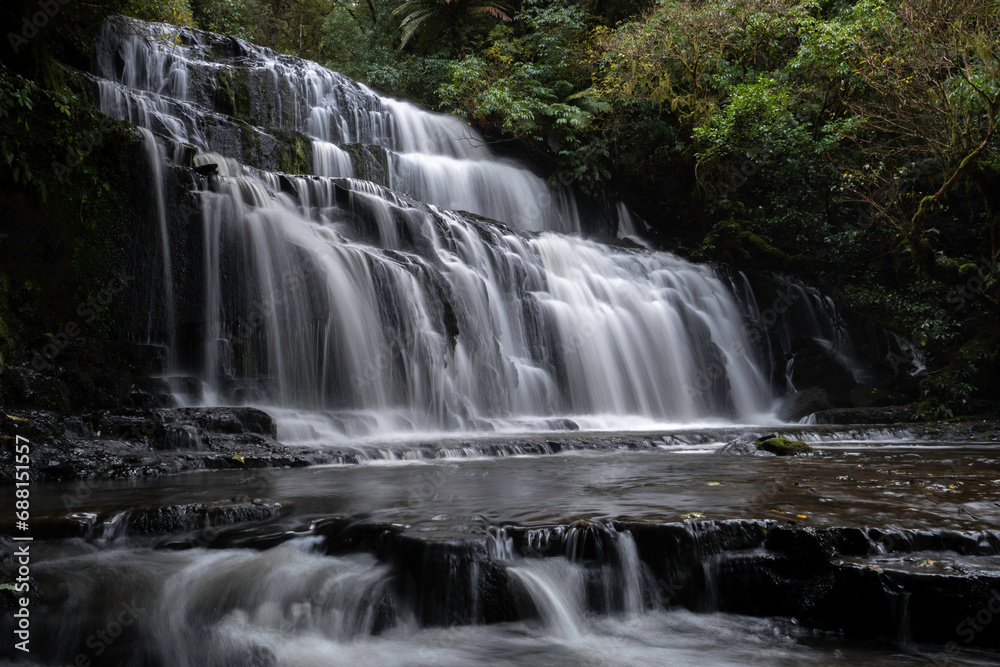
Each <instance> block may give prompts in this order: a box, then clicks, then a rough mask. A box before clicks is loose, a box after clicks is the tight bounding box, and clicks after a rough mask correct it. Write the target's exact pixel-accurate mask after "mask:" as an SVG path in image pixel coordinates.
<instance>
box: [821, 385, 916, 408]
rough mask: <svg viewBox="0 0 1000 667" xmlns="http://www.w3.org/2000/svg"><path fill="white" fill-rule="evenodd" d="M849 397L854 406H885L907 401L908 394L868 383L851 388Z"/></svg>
mask: <svg viewBox="0 0 1000 667" xmlns="http://www.w3.org/2000/svg"><path fill="white" fill-rule="evenodd" d="M847 398H848V401H849V402H850V404H851V407H852V408H884V407H888V406H891V405H900V404H902V403H906V402H907V396H906V394H903V393H901V392H898V391H892V390H889V389H882V388H880V387H873V386H871V385H866V384H859V385H858V386H856V387H854V388H853V389H851V391H850V393H849V394H848V396H847ZM831 407H832V406H831ZM824 409H825V408H824Z"/></svg>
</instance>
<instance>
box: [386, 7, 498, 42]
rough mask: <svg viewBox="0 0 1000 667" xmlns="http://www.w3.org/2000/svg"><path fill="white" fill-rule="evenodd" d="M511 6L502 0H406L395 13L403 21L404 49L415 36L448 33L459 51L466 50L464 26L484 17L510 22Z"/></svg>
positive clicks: (425, 36)
mask: <svg viewBox="0 0 1000 667" xmlns="http://www.w3.org/2000/svg"><path fill="white" fill-rule="evenodd" d="M509 12H510V8H509V7H508V6H507V5H506V4H505V3H504V2H501V1H500V0H406V2H404V3H403V4H401V5H400V6H399V7H397V8H396V10H395V11H394V12H393V13H392V15H393V16H395V17H400V16H401V17H403V19H402V21H400V23H399V29H400V46H399V48H400V49H402V48H403V47H405V46H406V45H407V44H408V43H409V42H410V40H411V39H413V38H414V37H415V36H417V35H420V37H421V38H422V39H429V38H434V37H440V36H444V37H445V38H446V39H447V40H448V41H449V42H450V43H451V44H452V45H453V46H454V47H455V48H456V49H457V50H458V51H459V52H462V51H463V50H464V46H465V42H466V39H465V35H464V29H467V28H468V27H469V26H470V25H471V24H473V23H477V22H480V21H482V20H484V19H487V20H488V19H495V20H498V21H502V22H504V23H510V20H511V19H510V14H509Z"/></svg>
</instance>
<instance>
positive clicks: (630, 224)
mask: <svg viewBox="0 0 1000 667" xmlns="http://www.w3.org/2000/svg"><path fill="white" fill-rule="evenodd" d="M615 213H616V214H617V216H618V238H620V239H628V240H629V241H632V242H633V243H636V244H638V245H640V246H642V247H644V248H649V247H650V246H649V244H648V243H647V242H646V241H645V240H644V239H643V238H642V235H641V234H640V226H641V228H642V230H641V231H643V232H644V231H646V230H647V229H649V225H647V224H646V223H645V222H644V221H643V220H642V219H641V218H638V217H636V216H635V215H633V214H632V211H630V210H629V208H628V206H626V205H625V204H624V203H623V202H618V205H617V206H616V207H615Z"/></svg>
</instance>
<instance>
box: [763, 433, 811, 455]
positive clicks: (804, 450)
mask: <svg viewBox="0 0 1000 667" xmlns="http://www.w3.org/2000/svg"><path fill="white" fill-rule="evenodd" d="M754 444H755V445H756V446H757V449H762V450H764V451H765V452H771V453H772V454H777V455H778V456H797V455H799V454H809V453H810V452H812V450H813V449H812V447H810V446H809V445H807V444H806V443H805V442H803V441H801V440H789V439H788V438H785V437H783V436H764V437H763V438H758V439H757V440H755V441H754Z"/></svg>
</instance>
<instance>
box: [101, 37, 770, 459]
mask: <svg viewBox="0 0 1000 667" xmlns="http://www.w3.org/2000/svg"><path fill="white" fill-rule="evenodd" d="M140 28H141V26H140ZM141 30H146V31H147V33H148V35H150V36H143V35H142V34H138V33H137V34H129V35H123V34H121V33H117V32H115V31H114V30H111V29H109V30H108V31H106V32H105V34H104V35H103V37H102V40H101V42H100V44H99V51H100V54H99V57H98V61H99V63H102V65H101V67H100V68H99V73H100V74H101V75H102V76H103V77H104V79H103V80H102V81H101V82H100V89H101V95H102V108H103V109H104V110H105V111H106V112H108V113H111V114H114V115H117V116H118V117H121V118H125V119H128V120H130V121H131V122H133V123H136V124H138V125H140V126H141V127H144V128H147V129H148V130H150V131H152V132H156V133H158V134H159V135H161V136H162V137H164V138H165V139H170V140H172V141H174V142H177V143H176V144H175V151H174V159H178V156H179V155H181V149H180V148H177V147H178V146H180V145H181V144H182V143H187V144H191V145H194V146H196V147H198V149H199V150H200V151H201V154H199V155H198V156H196V158H195V164H199V165H204V164H217V165H218V171H217V175H215V176H212V177H210V178H207V179H203V180H202V181H201V182H202V185H201V191H200V200H201V208H202V216H201V224H202V239H201V245H202V248H203V253H202V257H200V258H198V261H199V262H201V263H202V266H203V275H204V276H205V280H204V286H203V290H204V291H203V303H202V304H201V305H202V307H201V308H200V309H196V310H197V311H198V312H200V313H201V315H200V317H201V318H202V323H201V324H200V325H198V326H200V327H201V328H200V330H201V331H202V334H201V336H202V338H201V341H200V342H199V344H198V345H197V346H196V347H197V349H198V350H199V352H197V353H196V354H195V355H194V356H193V357H192V356H191V355H190V354H189V355H188V358H187V359H185V360H184V361H183V362H182V363H181V364H180V365H182V366H184V365H186V366H187V372H191V371H192V370H193V371H194V372H195V373H196V374H197V375H199V376H200V377H201V378H202V379H203V380H204V381H205V382H206V383H207V384H208V387H209V393H208V395H209V396H213V397H217V399H218V400H222V401H236V402H251V403H256V404H261V405H265V406H271V409H272V410H277V412H278V414H279V415H280V416H281V417H282V418H281V419H280V420H279V428H280V430H281V435H282V437H283V438H284V439H290V440H299V441H315V442H329V441H337V440H343V439H344V438H357V437H363V436H371V435H381V436H385V437H388V436H392V435H398V434H406V433H414V432H423V433H426V432H455V431H483V430H486V431H493V430H503V431H511V430H514V431H524V430H533V431H537V430H553V429H561V428H565V427H566V426H567V423H566V422H561V421H559V420H561V419H572V420H574V422H575V423H576V425H578V426H580V427H582V428H586V429H596V430H600V429H607V428H623V429H635V428H651V427H654V426H655V425H658V424H659V425H662V424H667V423H669V424H679V423H718V422H719V421H723V420H737V421H743V422H749V421H759V420H760V419H762V418H764V416H765V413H766V411H767V409H768V406H769V404H770V396H769V390H768V386H767V382H766V381H765V379H764V373H763V372H762V369H761V367H760V364H759V362H758V361H757V360H756V359H755V358H754V357H753V355H752V354H749V353H748V350H750V349H751V348H750V346H749V345H747V344H746V341H745V336H744V332H743V328H742V315H741V314H740V311H739V310H738V308H737V307H736V304H735V302H734V300H733V298H732V297H731V296H730V293H729V290H728V289H727V287H726V286H725V284H724V283H723V282H722V281H721V280H720V279H719V278H718V277H717V276H716V275H715V273H714V271H713V270H712V269H711V268H709V267H706V266H700V265H694V264H691V263H689V262H686V261H684V260H682V259H680V258H678V257H676V256H673V255H670V254H667V253H653V252H635V251H628V250H621V249H615V248H610V247H606V246H603V245H600V244H598V243H595V242H592V241H586V240H583V239H580V238H579V237H575V236H566V235H563V234H560V233H555V232H567V231H574V230H577V229H579V220H578V217H577V216H576V213H575V208H574V204H573V202H572V198H571V197H569V196H567V195H565V194H564V193H560V192H559V191H555V190H551V189H549V188H548V187H547V186H545V184H544V183H543V182H542V181H541V180H540V179H538V178H537V177H536V176H534V175H533V174H531V173H530V172H528V171H527V170H525V169H523V168H521V167H518V166H517V165H515V164H513V163H509V162H505V161H503V160H499V159H497V158H496V157H495V156H493V155H492V154H491V152H490V151H489V150H488V148H486V147H484V146H483V142H482V139H481V138H480V137H479V136H478V135H477V134H476V133H475V132H474V131H472V130H471V129H470V128H469V127H468V126H466V125H465V124H463V123H461V122H460V121H458V120H457V119H456V118H453V117H450V116H443V115H439V114H430V113H427V112H424V111H421V110H419V109H417V108H416V107H413V106H411V105H408V104H404V103H401V102H397V101H394V100H389V99H386V98H380V97H378V96H376V95H375V94H374V93H372V92H371V91H370V90H368V89H366V88H364V87H362V86H359V85H357V84H354V83H353V82H351V81H349V80H347V79H345V78H344V77H342V76H340V75H339V74H336V73H333V72H329V71H327V70H324V69H322V68H320V67H318V66H316V65H315V64H313V63H308V62H304V61H299V60H296V59H292V58H288V57H284V56H275V55H274V54H272V53H270V52H269V51H267V50H264V49H260V48H259V47H254V46H252V45H248V44H245V43H242V42H239V45H240V48H241V49H242V51H243V54H244V55H243V57H242V58H241V59H240V60H239V62H240V65H241V68H243V69H241V70H239V71H237V73H236V74H233V75H232V76H233V77H236V78H239V77H245V78H247V79H248V80H250V81H251V82H253V83H254V85H255V86H256V87H257V88H254V90H258V89H259V91H262V92H261V94H268V95H269V97H268V98H267V100H266V101H267V102H268V111H267V113H268V114H270V116H269V118H270V119H271V120H272V121H273V123H274V125H276V126H278V125H281V126H283V127H286V128H290V129H295V130H298V131H302V132H305V133H307V134H308V135H309V136H311V137H312V138H313V140H314V141H313V146H312V156H313V161H312V162H313V166H312V168H313V172H314V173H315V174H316V175H317V176H313V177H308V176H280V177H279V176H278V175H277V174H275V173H271V172H267V171H261V170H257V169H250V168H247V167H244V166H243V165H241V164H239V162H238V161H237V160H235V159H233V155H232V154H229V153H228V152H227V151H228V150H230V149H231V146H232V145H233V144H234V143H235V144H238V143H239V142H238V141H235V140H234V141H229V143H226V142H221V141H220V140H218V137H219V136H220V135H221V134H224V130H225V128H224V127H223V124H224V123H225V122H228V121H226V118H225V117H224V116H220V115H218V114H214V113H213V112H211V111H210V110H209V109H207V108H206V105H210V104H212V100H213V99H214V98H213V95H215V94H217V93H216V92H213V91H217V89H218V88H219V86H220V85H222V84H220V83H219V81H222V79H221V78H220V77H221V76H222V75H221V74H220V72H221V71H223V69H224V68H226V67H228V65H226V64H220V63H219V62H216V61H215V60H213V58H214V56H211V55H210V54H211V53H212V48H213V47H212V45H211V44H210V41H211V39H214V38H213V37H212V36H210V35H207V34H202V33H196V32H192V31H183V32H182V39H181V43H182V45H175V43H174V42H175V40H174V39H172V38H170V37H169V31H170V30H172V29H169V28H167V27H164V26H151V27H146V28H141V29H140V32H141ZM158 34H165V35H168V37H167V38H162V37H160V38H157V37H156V35H158ZM115 54H117V56H118V60H119V61H121V62H125V63H126V65H125V67H124V69H121V68H118V67H116V66H115V65H114V62H115V60H116V59H115V57H114V56H115ZM240 72H242V73H240ZM254 104H257V103H256V102H253V103H252V104H251V107H252V108H256V107H254ZM257 106H261V105H259V104H258V105H257ZM248 113H253V111H252V110H251V111H250V112H248ZM262 113H263V112H262ZM150 136H151V135H150ZM259 136H260V137H263V139H262V141H266V139H267V133H266V132H261V133H260V135H259ZM356 142H360V143H364V144H369V145H376V146H381V147H383V148H385V149H387V150H388V151H389V152H388V154H387V161H388V165H389V172H390V173H391V182H392V184H393V185H394V187H395V188H396V189H397V190H400V191H403V192H407V193H409V194H412V195H416V196H417V197H419V198H422V199H424V200H425V201H428V202H430V203H440V204H442V205H444V206H446V207H450V208H452V209H467V210H470V211H473V212H478V213H483V214H485V215H488V216H492V217H495V218H498V219H501V220H503V221H505V222H507V223H508V224H510V225H512V226H514V227H517V228H521V229H531V230H550V231H548V232H546V233H542V234H541V235H537V236H528V235H525V234H523V233H521V232H517V231H513V230H511V229H507V228H504V227H501V226H496V225H493V224H490V223H482V222H478V221H476V220H473V219H470V218H468V217H464V216H462V215H458V214H455V213H452V212H451V211H449V210H447V208H438V207H435V206H429V207H428V206H424V205H421V204H419V203H417V202H413V201H412V200H409V199H407V198H402V197H400V196H398V195H397V194H395V193H394V192H393V191H391V190H386V189H384V188H382V187H379V186H377V185H374V184H373V183H370V182H367V181H362V180H357V179H353V178H343V177H349V176H351V175H352V174H354V173H355V170H354V168H353V167H352V165H351V161H350V156H349V154H348V153H347V152H346V151H345V150H344V149H343V148H341V145H343V144H346V143H356ZM236 154H237V155H238V154H239V153H238V152H237V153H236ZM335 177H336V178H335ZM626 213H627V211H626ZM175 233H176V232H175ZM164 249H165V252H168V251H169V243H168V242H167V240H166V234H164ZM167 282H168V287H169V281H167ZM164 298H165V301H166V302H167V303H170V302H171V301H172V299H173V297H172V295H171V294H170V292H169V291H166V292H165V297H164ZM182 324H184V323H182V322H178V323H177V325H182ZM189 347H190V346H189ZM180 370H181V371H183V370H185V369H180Z"/></svg>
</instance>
